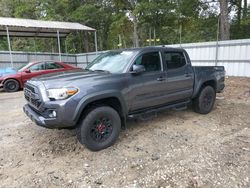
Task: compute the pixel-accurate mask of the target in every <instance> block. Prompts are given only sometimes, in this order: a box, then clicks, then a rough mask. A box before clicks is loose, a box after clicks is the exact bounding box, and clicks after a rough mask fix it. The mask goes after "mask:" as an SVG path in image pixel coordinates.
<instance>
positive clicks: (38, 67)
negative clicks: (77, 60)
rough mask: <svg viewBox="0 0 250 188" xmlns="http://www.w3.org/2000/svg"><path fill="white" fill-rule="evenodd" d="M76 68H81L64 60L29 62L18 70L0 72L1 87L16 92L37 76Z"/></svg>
mask: <svg viewBox="0 0 250 188" xmlns="http://www.w3.org/2000/svg"><path fill="white" fill-rule="evenodd" d="M74 69H79V68H77V67H74V66H71V65H68V64H66V63H62V62H54V61H39V62H33V63H28V64H27V65H25V66H22V67H20V68H19V69H18V70H17V71H16V70H14V69H12V70H11V71H9V70H10V69H8V71H5V72H4V71H2V72H0V73H1V74H0V88H2V87H3V88H4V90H5V91H8V92H15V91H18V90H19V89H21V88H23V86H24V83H25V82H26V81H27V80H29V79H31V78H33V77H35V76H40V75H43V74H48V73H53V72H60V71H67V70H74ZM6 70H7V69H6Z"/></svg>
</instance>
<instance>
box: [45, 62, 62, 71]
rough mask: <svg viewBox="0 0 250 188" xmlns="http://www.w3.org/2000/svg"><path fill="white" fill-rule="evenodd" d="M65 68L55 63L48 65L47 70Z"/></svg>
mask: <svg viewBox="0 0 250 188" xmlns="http://www.w3.org/2000/svg"><path fill="white" fill-rule="evenodd" d="M62 68H63V67H62V66H61V65H59V64H57V63H54V62H48V63H46V69H47V70H48V69H62Z"/></svg>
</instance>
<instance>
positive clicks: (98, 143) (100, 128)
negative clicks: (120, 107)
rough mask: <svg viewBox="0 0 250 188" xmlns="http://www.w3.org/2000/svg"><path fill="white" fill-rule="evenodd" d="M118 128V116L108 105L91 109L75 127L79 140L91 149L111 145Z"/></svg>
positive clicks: (115, 138)
mask: <svg viewBox="0 0 250 188" xmlns="http://www.w3.org/2000/svg"><path fill="white" fill-rule="evenodd" d="M120 130H121V119H120V116H119V114H118V113H117V111H116V110H114V109H113V108H111V107H108V106H101V107H97V108H94V109H93V110H91V111H90V112H89V113H88V114H87V115H86V117H85V118H84V119H83V120H82V122H81V124H80V125H79V126H78V127H77V129H76V131H77V137H78V140H79V142H80V143H81V144H83V145H85V146H86V147H87V148H88V149H90V150H92V151H98V150H102V149H105V148H107V147H109V146H111V145H113V144H114V143H115V141H116V140H117V138H118V136H119V133H120Z"/></svg>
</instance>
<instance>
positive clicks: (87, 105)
mask: <svg viewBox="0 0 250 188" xmlns="http://www.w3.org/2000/svg"><path fill="white" fill-rule="evenodd" d="M98 106H109V107H112V108H114V109H115V110H116V111H117V112H118V114H119V116H120V117H121V122H122V126H124V127H125V126H126V114H127V106H126V103H125V101H124V99H123V98H122V96H121V94H120V93H119V92H112V93H102V94H91V96H87V97H84V98H83V99H82V100H81V101H80V102H79V104H78V106H77V108H76V111H75V114H74V118H73V119H74V121H75V122H76V124H78V123H79V121H81V119H82V118H84V117H85V116H86V114H87V113H88V112H89V110H91V109H93V108H95V107H98Z"/></svg>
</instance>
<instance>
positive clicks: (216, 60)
mask: <svg viewBox="0 0 250 188" xmlns="http://www.w3.org/2000/svg"><path fill="white" fill-rule="evenodd" d="M219 35H220V14H219V16H218V23H217V36H216V37H217V38H216V47H215V66H217V65H218V54H219Z"/></svg>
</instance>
